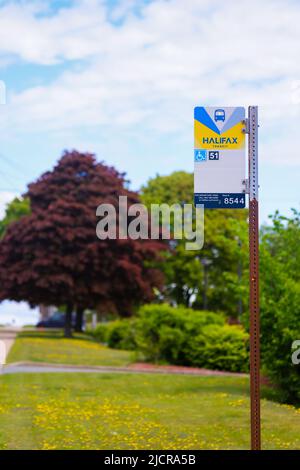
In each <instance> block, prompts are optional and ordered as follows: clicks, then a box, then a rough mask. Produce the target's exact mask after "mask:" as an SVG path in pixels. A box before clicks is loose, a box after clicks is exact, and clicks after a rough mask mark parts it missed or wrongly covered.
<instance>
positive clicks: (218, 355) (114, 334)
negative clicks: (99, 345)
mask: <svg viewBox="0 0 300 470" xmlns="http://www.w3.org/2000/svg"><path fill="white" fill-rule="evenodd" d="M94 336H95V337H96V338H97V339H98V340H100V341H102V342H106V343H107V344H108V346H109V347H111V348H116V349H128V350H137V351H139V352H141V353H142V354H143V357H144V358H145V359H146V360H148V361H152V362H163V363H170V364H178V365H187V366H198V367H205V368H210V369H219V370H228V371H233V372H238V371H239V372H241V371H246V370H247V368H248V351H247V339H248V335H247V333H246V332H245V331H244V330H243V328H242V327H239V326H229V325H227V324H226V323H225V317H224V316H223V315H222V314H217V313H212V312H206V311H196V310H191V309H189V308H185V307H177V308H173V307H170V306H169V305H167V304H162V305H146V306H144V307H142V308H141V309H140V311H139V314H138V316H137V317H136V318H135V319H129V320H128V319H126V320H117V321H113V322H110V323H107V324H100V325H98V327H97V329H96V330H95V332H94Z"/></svg>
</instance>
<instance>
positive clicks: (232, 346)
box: [186, 325, 248, 372]
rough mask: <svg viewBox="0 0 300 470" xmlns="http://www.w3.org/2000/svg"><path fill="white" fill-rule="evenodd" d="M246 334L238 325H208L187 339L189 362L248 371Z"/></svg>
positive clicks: (221, 368)
mask: <svg viewBox="0 0 300 470" xmlns="http://www.w3.org/2000/svg"><path fill="white" fill-rule="evenodd" d="M247 343H248V334H247V333H246V332H245V331H244V330H243V329H242V328H241V327H239V326H229V325H208V326H205V327H204V328H203V329H202V331H201V333H200V334H198V335H197V336H195V337H191V338H190V340H189V341H188V347H187V350H186V357H187V360H188V362H189V363H191V364H193V365H194V366H198V367H206V368H208V369H219V370H228V371H231V372H247V371H248V352H247Z"/></svg>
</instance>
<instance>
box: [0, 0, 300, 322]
mask: <svg viewBox="0 0 300 470" xmlns="http://www.w3.org/2000/svg"><path fill="white" fill-rule="evenodd" d="M299 24H300V2H299V1H297V0H264V1H263V2H262V1H261V0H252V1H251V2H249V0H239V1H238V2H237V1H236V0H226V2H225V1H221V0H153V1H150V0H148V1H145V0H111V1H109V0H107V1H104V0H65V1H48V0H39V1H31V0H26V1H22V0H19V1H3V0H2V1H1V0H0V80H2V82H1V83H0V102H1V105H0V133H1V134H0V135H1V141H0V142H1V143H0V216H1V214H3V210H4V208H5V204H6V203H7V202H8V201H9V200H10V199H11V198H12V197H14V196H15V195H16V194H20V193H22V192H24V191H25V189H26V184H27V183H29V182H31V181H33V180H35V179H36V178H37V177H38V176H39V175H40V174H41V173H42V172H44V171H46V170H48V169H51V168H52V167H53V165H54V164H55V162H56V161H57V159H58V158H59V157H60V156H61V154H62V152H63V150H64V149H69V150H70V149H74V148H76V149H78V150H82V151H89V152H94V153H95V154H96V155H97V156H98V158H99V160H104V161H105V162H106V163H108V164H110V165H111V164H112V165H115V166H116V167H117V169H118V170H120V171H125V172H127V175H128V177H129V179H130V180H131V182H132V188H133V189H138V188H139V187H140V186H141V185H142V184H144V183H146V182H147V180H148V179H149V178H150V177H154V176H155V175H156V174H169V173H171V172H172V171H174V170H187V171H193V108H194V107H195V106H201V105H204V106H245V107H247V106H249V105H258V106H259V123H260V129H259V162H260V163H259V165H260V220H261V222H262V223H263V222H266V221H267V220H268V215H269V214H271V213H274V211H275V210H276V209H279V211H280V212H281V213H282V214H286V215H288V214H289V211H290V208H291V207H295V208H298V209H300V207H299V206H300V191H299V177H300V149H299V143H298V138H299V124H300V61H299V56H300V50H299V49H300V28H299ZM0 310H1V307H0ZM0 314H1V312H0ZM0 323H1V321H0Z"/></svg>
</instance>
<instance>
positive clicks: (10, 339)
mask: <svg viewBox="0 0 300 470" xmlns="http://www.w3.org/2000/svg"><path fill="white" fill-rule="evenodd" d="M19 331H21V328H18V327H4V328H3V327H1V328H0V341H3V342H4V345H5V351H6V357H7V356H8V353H9V351H10V348H11V347H12V345H13V344H14V341H15V339H16V336H17V334H18V333H19Z"/></svg>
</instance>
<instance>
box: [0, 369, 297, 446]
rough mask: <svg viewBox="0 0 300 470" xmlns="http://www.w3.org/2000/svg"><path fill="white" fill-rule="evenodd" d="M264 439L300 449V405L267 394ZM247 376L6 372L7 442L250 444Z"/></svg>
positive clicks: (1, 422) (1, 418) (1, 398)
mask: <svg viewBox="0 0 300 470" xmlns="http://www.w3.org/2000/svg"><path fill="white" fill-rule="evenodd" d="M262 418H263V433H262V437H263V447H264V448H265V449H300V412H299V411H297V410H296V409H294V408H292V407H290V406H282V405H279V404H276V403H273V402H271V401H267V400H263V402H262ZM248 447H249V402H248V380H247V378H235V377H193V376H189V377H187V376H178V375H158V374H156V375H155V374H153V375H142V374H139V375H130V374H112V373H109V374H82V373H81V374H79V373H76V374H75V373H71V374H70V373H69V374H63V373H54V374H48V373H44V374H15V375H2V376H0V448H1V449H247V448H248Z"/></svg>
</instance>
